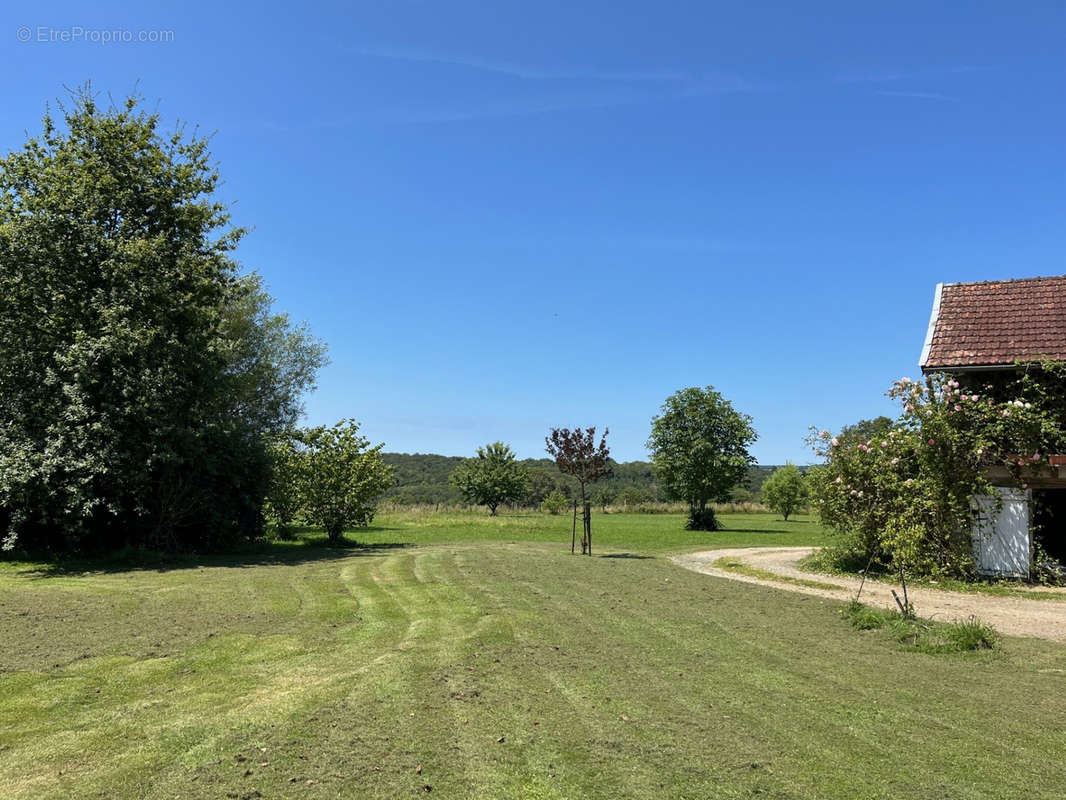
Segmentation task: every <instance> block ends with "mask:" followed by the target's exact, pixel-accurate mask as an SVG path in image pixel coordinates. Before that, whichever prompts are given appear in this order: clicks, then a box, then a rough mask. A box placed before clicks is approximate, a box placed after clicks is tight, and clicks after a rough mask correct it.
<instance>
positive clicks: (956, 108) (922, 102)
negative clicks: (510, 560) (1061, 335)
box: [0, 0, 1066, 463]
mask: <svg viewBox="0 0 1066 800" xmlns="http://www.w3.org/2000/svg"><path fill="white" fill-rule="evenodd" d="M578 5H580V8H575V6H578ZM0 20H2V21H0V42H3V44H2V47H0V52H2V54H3V58H4V61H5V62H6V63H5V64H4V66H5V67H6V69H5V70H4V74H6V75H7V76H8V78H7V79H6V84H7V85H6V86H5V91H4V99H5V102H4V104H3V107H2V109H0V121H2V124H0V147H2V148H3V149H4V150H7V149H11V148H13V147H16V146H18V145H19V144H20V143H21V142H22V141H23V140H24V138H25V134H26V132H27V131H31V132H33V131H36V130H37V129H38V125H39V119H40V116H41V113H42V111H43V109H44V104H45V102H46V101H48V100H49V99H53V98H56V97H61V96H63V94H64V89H63V86H64V85H67V86H73V85H77V84H80V83H82V82H84V81H85V80H87V79H91V80H92V81H93V83H94V84H95V86H96V88H97V89H99V90H100V91H102V92H111V93H112V94H113V95H114V96H116V97H120V96H122V95H124V94H126V93H128V92H129V91H130V90H132V89H133V88H134V86H135V85H137V86H138V87H139V91H140V92H141V93H142V94H143V95H144V96H145V97H146V98H147V99H148V100H149V101H150V102H151V103H152V104H153V105H154V104H158V109H159V111H160V113H161V114H162V115H163V117H164V118H165V119H166V120H175V119H179V118H180V119H182V120H186V121H188V122H190V123H194V124H198V125H199V126H200V128H201V130H206V131H216V133H215V135H214V139H213V152H214V154H215V155H216V156H217V158H218V160H219V162H220V165H221V169H222V172H223V175H224V177H225V181H226V183H225V186H224V187H223V189H222V196H223V198H224V199H225V200H227V201H229V202H232V203H234V214H235V219H236V221H237V222H238V223H240V224H247V225H252V226H254V227H255V230H254V232H253V233H252V234H251V235H250V236H249V237H248V238H247V239H246V241H245V242H244V244H243V245H242V247H241V249H240V251H239V257H240V259H241V261H242V263H243V264H244V265H245V266H246V267H247V268H249V269H256V270H258V271H260V272H261V273H262V274H263V275H264V276H265V277H266V279H267V281H268V283H269V285H270V287H271V290H272V293H273V294H274V295H275V296H276V297H277V299H278V307H279V308H281V309H283V310H286V311H288V312H290V313H291V314H292V315H293V317H294V318H296V319H305V320H308V321H309V322H310V323H311V325H312V327H313V329H314V331H315V332H316V334H317V335H319V336H320V337H321V338H323V339H325V340H326V341H327V342H328V344H329V347H330V354H331V358H332V363H331V365H330V366H329V367H328V368H327V369H326V370H324V371H323V373H322V375H321V379H320V385H319V388H318V390H317V392H316V393H315V394H314V395H313V396H312V397H310V398H309V400H308V404H307V411H308V419H309V420H310V421H311V422H313V423H321V422H332V421H334V420H336V419H338V418H340V417H344V416H353V417H355V418H357V419H359V420H361V421H362V422H363V424H364V429H365V431H366V433H367V435H369V436H370V437H372V438H373V439H374V440H375V441H381V440H384V441H385V442H386V444H387V449H389V450H394V451H405V452H416V451H417V452H439V453H446V454H456V455H464V454H468V453H471V452H472V451H473V449H474V448H475V447H476V446H477V445H479V444H483V443H485V442H488V441H493V440H496V439H502V440H504V441H506V442H509V443H511V444H512V445H513V446H514V447H515V449H516V450H517V451H518V452H519V454H520V455H522V456H540V455H541V454H542V453H543V437H544V434H545V432H546V430H547V428H548V427H549V426H551V425H599V426H603V425H609V426H610V428H611V437H610V439H611V440H613V449H614V453H615V455H616V456H617V457H618V458H619V459H620V460H630V459H635V458H643V457H644V455H645V451H644V441H645V439H646V437H647V433H648V427H649V420H650V418H651V416H652V415H653V414H654V413H655V412H656V410H657V408H658V406H659V404H660V403H661V402H662V401H663V399H664V398H665V397H666V396H667V395H669V394H670V393H671V392H673V391H675V390H676V389H679V388H682V387H685V386H694V385H706V384H712V385H714V386H715V387H716V388H718V389H719V390H720V391H721V392H723V393H724V394H725V395H726V397H728V398H729V399H731V400H732V401H733V403H734V404H735V405H736V406H737V407H738V408H739V409H740V410H742V411H745V412H747V413H749V414H751V415H752V416H753V417H754V421H755V427H756V429H757V430H758V431H759V434H760V439H759V441H758V443H757V444H756V446H755V447H754V448H753V453H754V454H755V455H756V457H757V458H758V459H759V461H760V462H762V463H780V462H782V461H784V460H785V459H791V460H793V461H796V462H800V463H803V462H806V461H809V460H810V458H811V456H810V454H809V453H808V452H807V451H806V449H805V448H804V446H803V443H802V439H803V437H804V435H805V433H806V429H807V426H808V425H811V424H814V425H818V426H820V427H830V428H836V427H839V426H840V425H843V424H847V423H849V422H853V421H855V420H856V419H859V418H861V417H869V416H874V415H877V414H881V413H890V412H892V410H893V409H892V406H891V405H890V404H889V402H888V401H887V399H885V398H884V396H883V392H884V390H885V389H886V388H887V386H888V385H889V383H890V382H891V381H892V380H893V379H895V378H897V377H899V376H900V375H903V374H910V375H914V374H915V373H916V372H917V366H916V362H917V360H918V355H919V353H920V350H921V344H922V339H923V337H924V334H925V329H926V324H927V322H928V316H929V310H930V305H931V302H932V297H933V287H934V285H935V284H936V283H937V282H939V281H965V280H984V279H997V278H1008V277H1026V276H1032V275H1048V274H1062V273H1066V256H1064V253H1066V249H1064V245H1066V180H1064V179H1066V147H1064V145H1066V139H1064V131H1066V103H1064V100H1066V92H1064V89H1066V85H1064V84H1066V81H1064V78H1066V49H1064V48H1063V47H1062V34H1063V31H1064V30H1066V5H1064V4H1063V3H1062V2H1054V3H1041V2H1036V1H1035V0H1033V1H1031V2H1027V3H1024V4H1018V3H1016V2H1001V3H992V2H984V3H974V2H960V3H928V2H918V3H906V2H893V3H855V2H841V3H806V4H800V3H795V2H788V3H756V2H752V3H731V4H712V3H707V2H693V3H672V2H656V3H650V2H642V3H633V2H621V1H620V0H611V2H603V3H597V2H585V3H581V4H575V3H572V2H567V3H555V2H543V1H541V0H538V2H536V3H533V2H524V3H507V2H501V1H500V0H495V1H494V2H493V3H485V2H483V0H482V2H469V3H457V2H434V3H408V2H374V3H352V4H337V5H332V4H318V3H300V4H278V5H273V4H270V3H262V2H257V3H225V4H223V3H217V2H216V3H211V4H204V3H198V2H182V3H175V4H156V3H152V4H147V3H138V4H132V3H131V4H128V5H127V6H126V7H124V6H123V5H121V4H110V3H106V2H104V3H98V4H94V5H93V6H92V7H91V8H89V7H86V6H84V4H74V3H71V4H63V3H49V4H29V3H24V4H20V3H8V4H5V8H4V9H3V10H2V11H0ZM23 27H24V28H25V30H24V31H22V32H21V33H20V28H23ZM114 30H124V31H130V32H131V35H132V36H133V37H135V38H136V37H138V36H139V33H138V32H139V31H170V32H172V33H169V34H167V37H169V38H170V39H171V40H170V41H166V42H155V43H139V42H128V43H123V42H110V43H107V42H103V41H99V40H100V39H102V38H103V36H104V35H103V34H102V33H100V32H101V31H114ZM79 31H80V32H79ZM27 32H28V34H27ZM64 32H66V33H64ZM20 35H21V36H22V37H26V36H27V35H28V36H29V38H30V41H28V42H22V41H19V37H20ZM64 36H67V37H69V38H74V39H76V41H67V42H64V41H62V38H63V37H64ZM91 39H95V41H90V40H91Z"/></svg>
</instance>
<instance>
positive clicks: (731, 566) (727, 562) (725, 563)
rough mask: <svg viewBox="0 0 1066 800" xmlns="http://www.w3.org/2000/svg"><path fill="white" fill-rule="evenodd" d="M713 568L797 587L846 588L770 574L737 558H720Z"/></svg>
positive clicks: (774, 573) (823, 582) (834, 584)
mask: <svg viewBox="0 0 1066 800" xmlns="http://www.w3.org/2000/svg"><path fill="white" fill-rule="evenodd" d="M711 566H713V567H717V568H718V569H721V570H725V571H726V572H735V573H737V574H738V575H747V576H748V577H750V578H760V579H762V580H764V581H773V582H774V583H791V584H794V585H796V586H806V587H808V588H810V589H843V588H844V587H843V586H841V585H840V584H837V583H826V582H825V581H815V580H807V579H806V578H794V577H792V576H791V575H778V574H777V573H776V572H770V571H769V570H765V569H760V568H759V567H753V566H752V565H751V564H745V563H744V562H743V561H740V560H738V559H735V558H730V557H728V556H726V557H725V558H719V559H718V560H717V561H715V562H714V563H713V564H712V565H711Z"/></svg>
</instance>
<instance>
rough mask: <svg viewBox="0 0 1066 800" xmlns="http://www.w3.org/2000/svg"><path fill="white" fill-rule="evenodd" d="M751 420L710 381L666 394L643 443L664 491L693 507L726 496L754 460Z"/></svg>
mask: <svg viewBox="0 0 1066 800" xmlns="http://www.w3.org/2000/svg"><path fill="white" fill-rule="evenodd" d="M751 422H752V420H751V417H749V416H748V415H747V414H742V413H740V412H739V411H737V410H736V409H734V408H733V405H732V404H731V403H730V402H729V401H728V400H726V399H725V398H724V397H722V395H721V394H720V393H719V392H717V391H715V389H714V387H712V386H707V387H706V388H702V389H701V388H698V387H693V388H688V389H681V390H680V391H678V392H675V393H674V394H672V395H670V397H668V398H667V399H666V402H665V403H663V405H662V408H661V413H660V414H659V416H657V417H655V418H654V419H652V430H651V436H650V437H649V438H648V443H647V447H648V449H649V450H650V451H651V454H652V462H653V463H654V465H655V471H656V475H657V477H658V478H659V481H660V483H661V484H662V487H663V489H664V490H665V491H666V493H667V494H668V496H670V497H671V498H673V499H677V500H684V501H685V502H687V503H688V504H689V506H690V508H691V509H693V510H702V509H703V508H705V507H706V505H707V503H710V502H714V501H720V500H721V501H724V500H727V499H728V498H729V492H730V490H731V489H732V488H733V487H734V486H737V485H738V484H739V483H741V481H743V480H744V479H745V478H746V476H747V470H748V466H749V465H750V464H753V463H755V459H754V458H752V456H751V455H750V454H749V453H748V447H749V446H750V445H751V444H752V443H753V442H754V441H755V440H756V439H757V438H758V434H756V433H755V429H754V428H753V427H752V424H751Z"/></svg>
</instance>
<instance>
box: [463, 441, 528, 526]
mask: <svg viewBox="0 0 1066 800" xmlns="http://www.w3.org/2000/svg"><path fill="white" fill-rule="evenodd" d="M451 482H452V485H453V486H455V487H456V488H457V489H459V491H461V492H462V493H463V497H464V498H465V499H466V501H467V502H468V503H476V504H478V505H483V506H488V507H489V514H490V515H491V516H496V509H497V508H498V507H499V505H500V503H511V502H517V501H518V500H521V499H522V497H523V496H524V495H525V493H526V491H527V488H528V483H529V478H528V475H527V474H526V469H525V467H523V466H522V465H521V464H519V463H518V460H517V459H516V457H515V454H514V451H513V450H511V448H510V447H509V446H507V445H505V444H504V443H503V442H493V443H492V444H487V445H485V446H484V447H479V448H478V449H477V455H476V456H475V457H474V458H468V459H465V460H464V461H463V462H462V463H460V464H459V466H458V467H456V468H455V471H454V472H452V476H451Z"/></svg>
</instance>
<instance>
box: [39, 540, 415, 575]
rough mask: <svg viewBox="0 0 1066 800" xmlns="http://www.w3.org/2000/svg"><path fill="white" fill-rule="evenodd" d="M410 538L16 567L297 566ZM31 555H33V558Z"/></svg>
mask: <svg viewBox="0 0 1066 800" xmlns="http://www.w3.org/2000/svg"><path fill="white" fill-rule="evenodd" d="M414 546H415V545H414V544H412V543H410V542H374V543H371V544H361V543H360V542H358V541H355V540H352V539H349V538H347V537H345V538H344V539H343V540H341V541H340V542H333V543H331V542H329V541H328V540H327V539H326V536H325V535H324V534H322V535H318V536H310V537H301V538H299V539H297V540H295V541H289V542H285V541H257V542H252V543H249V544H247V545H245V546H243V547H240V548H237V549H234V550H229V551H225V552H217V553H166V552H159V551H155V550H134V549H126V550H121V551H118V552H116V553H109V554H105V555H101V556H98V557H95V558H91V557H85V556H80V557H69V556H68V557H61V558H56V559H55V560H51V561H45V560H44V559H41V561H40V562H38V564H37V565H36V566H33V567H30V568H27V569H25V570H19V572H18V574H19V575H20V576H23V577H27V578H54V577H62V576H67V577H76V576H80V575H94V574H108V573H119V572H138V571H150V572H170V571H173V570H181V569H198V568H208V567H211V568H217V567H229V568H241V569H243V568H248V567H269V566H299V565H301V564H310V563H315V562H320V561H321V562H325V561H339V560H341V559H345V558H358V557H362V556H382V555H387V554H388V553H390V552H393V551H396V550H401V549H403V548H407V547H414ZM35 560H36V559H35Z"/></svg>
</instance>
